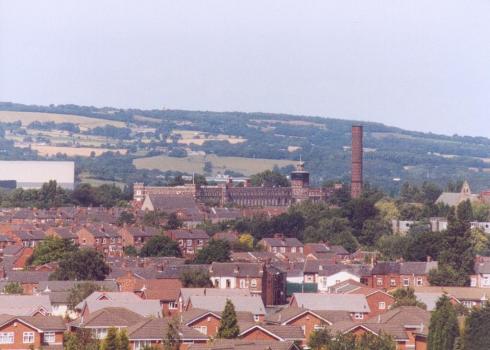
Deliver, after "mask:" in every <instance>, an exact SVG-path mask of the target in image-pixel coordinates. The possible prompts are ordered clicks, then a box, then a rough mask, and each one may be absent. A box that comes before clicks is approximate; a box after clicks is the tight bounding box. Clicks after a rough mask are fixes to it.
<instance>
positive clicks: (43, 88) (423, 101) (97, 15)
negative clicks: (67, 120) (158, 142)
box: [0, 0, 490, 137]
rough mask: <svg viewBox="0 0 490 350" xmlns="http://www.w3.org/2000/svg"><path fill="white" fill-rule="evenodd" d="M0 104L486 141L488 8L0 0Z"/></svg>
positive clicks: (398, 2) (413, 2)
mask: <svg viewBox="0 0 490 350" xmlns="http://www.w3.org/2000/svg"><path fill="white" fill-rule="evenodd" d="M0 101H14V102H21V103H28V104H51V103H54V104H62V103H76V104H84V105H96V106H116V107H140V108H162V107H165V108H179V109H193V110H197V109H199V110H217V111H247V112H252V111H262V112H281V113H292V114H305V115H320V116H328V117H338V118H352V119H360V120H371V121H379V122H383V123H386V124H389V125H395V126H401V127H405V128H409V129H412V130H424V131H433V132H437V133H447V134H453V133H458V134H460V135H463V134H468V135H482V136H489V137H490V127H489V126H490V1H489V0H461V1H454V0H386V1H371V0H358V1H353V0H338V1H330V0H318V1H309V0H296V1H289V0H277V1H267V0H243V1H234V0H193V1H187V0H174V1H165V0H155V1H150V0H138V1H136V0H134V1H125V0H114V1H110V0H83V1H75V0H73V1H72V0H58V1H55V0H42V1H39V0H32V1H22V0H0Z"/></svg>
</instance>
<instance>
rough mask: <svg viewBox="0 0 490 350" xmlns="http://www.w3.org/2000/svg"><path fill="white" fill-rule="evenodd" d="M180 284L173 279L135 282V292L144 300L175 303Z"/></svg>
mask: <svg viewBox="0 0 490 350" xmlns="http://www.w3.org/2000/svg"><path fill="white" fill-rule="evenodd" d="M181 288H182V282H180V280H178V279H174V278H162V279H149V280H136V284H135V291H140V292H142V293H143V295H144V299H149V300H150V299H156V300H164V301H175V300H177V299H178V297H179V294H180V289H181Z"/></svg>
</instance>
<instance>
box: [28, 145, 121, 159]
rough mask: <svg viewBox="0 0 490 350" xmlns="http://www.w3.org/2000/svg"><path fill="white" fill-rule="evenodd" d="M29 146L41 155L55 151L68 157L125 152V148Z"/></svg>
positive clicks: (48, 154)
mask: <svg viewBox="0 0 490 350" xmlns="http://www.w3.org/2000/svg"><path fill="white" fill-rule="evenodd" d="M31 148H32V149H33V150H36V151H37V152H38V153H39V155H41V156H53V155H55V154H57V153H62V154H66V155H67V156H68V157H74V156H82V157H90V155H91V153H92V152H94V153H95V155H96V156H100V155H101V154H102V153H104V152H114V153H116V152H119V153H121V154H127V153H128V150H127V149H122V148H118V149H110V148H95V147H63V146H46V145H35V144H32V145H31Z"/></svg>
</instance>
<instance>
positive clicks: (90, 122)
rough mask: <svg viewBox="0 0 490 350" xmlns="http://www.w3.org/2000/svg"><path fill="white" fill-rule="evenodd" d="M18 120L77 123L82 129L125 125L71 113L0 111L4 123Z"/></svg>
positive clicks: (0, 117) (26, 122) (28, 122)
mask: <svg viewBox="0 0 490 350" xmlns="http://www.w3.org/2000/svg"><path fill="white" fill-rule="evenodd" d="M18 120H20V122H21V123H22V125H23V126H26V125H29V124H30V123H32V122H34V121H39V122H55V123H73V124H77V125H78V126H79V127H80V129H82V130H87V129H93V128H95V127H98V126H104V125H112V126H115V127H119V128H122V127H124V126H125V125H126V124H125V123H123V122H120V121H115V120H106V119H99V118H89V117H82V116H79V115H72V114H55V113H38V112H12V111H0V121H2V122H4V123H8V122H10V123H11V122H16V121H18Z"/></svg>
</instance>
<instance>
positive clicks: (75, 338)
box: [63, 328, 100, 350]
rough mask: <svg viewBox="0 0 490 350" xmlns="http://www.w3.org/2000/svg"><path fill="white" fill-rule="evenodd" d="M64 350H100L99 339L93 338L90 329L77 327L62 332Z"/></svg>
mask: <svg viewBox="0 0 490 350" xmlns="http://www.w3.org/2000/svg"><path fill="white" fill-rule="evenodd" d="M63 348H64V349H65V350H100V346H99V341H98V340H97V339H95V338H94V336H93V332H92V330H91V329H85V328H78V329H77V330H76V331H74V332H66V333H65V334H64V340H63Z"/></svg>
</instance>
